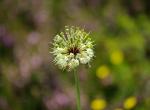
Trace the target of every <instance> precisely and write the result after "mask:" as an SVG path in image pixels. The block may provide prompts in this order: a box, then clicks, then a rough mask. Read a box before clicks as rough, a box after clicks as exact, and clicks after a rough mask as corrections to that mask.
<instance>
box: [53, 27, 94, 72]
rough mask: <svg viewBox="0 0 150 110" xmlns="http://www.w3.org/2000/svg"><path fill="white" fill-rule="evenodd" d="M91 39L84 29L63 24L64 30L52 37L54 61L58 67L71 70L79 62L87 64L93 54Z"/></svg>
mask: <svg viewBox="0 0 150 110" xmlns="http://www.w3.org/2000/svg"><path fill="white" fill-rule="evenodd" d="M93 46H94V45H93V41H92V40H91V38H90V35H89V33H86V32H85V31H84V29H80V28H78V27H74V26H71V27H69V26H65V31H64V32H61V33H60V34H59V35H56V36H55V37H54V41H53V51H52V53H53V55H54V56H55V58H54V62H55V64H56V65H58V66H59V68H60V69H67V70H69V71H71V70H73V69H74V68H76V67H77V66H79V64H87V63H89V62H90V61H91V59H92V58H93V56H94V52H93Z"/></svg>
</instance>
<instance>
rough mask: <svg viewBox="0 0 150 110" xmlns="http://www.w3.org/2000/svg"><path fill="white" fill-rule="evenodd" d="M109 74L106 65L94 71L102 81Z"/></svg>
mask: <svg viewBox="0 0 150 110" xmlns="http://www.w3.org/2000/svg"><path fill="white" fill-rule="evenodd" d="M109 74H110V70H109V68H108V67H107V66H106V65H102V66H100V67H99V68H98V69H97V71H96V75H97V77H98V78H100V79H104V78H106V77H108V76H109Z"/></svg>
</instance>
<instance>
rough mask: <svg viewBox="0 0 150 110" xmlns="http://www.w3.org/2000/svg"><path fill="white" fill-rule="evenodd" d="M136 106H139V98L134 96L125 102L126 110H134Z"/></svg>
mask: <svg viewBox="0 0 150 110" xmlns="http://www.w3.org/2000/svg"><path fill="white" fill-rule="evenodd" d="M136 104H137V98H136V97H134V96H132V97H129V98H127V99H126V100H125V101H124V104H123V106H124V108H125V109H132V108H133V107H135V105H136Z"/></svg>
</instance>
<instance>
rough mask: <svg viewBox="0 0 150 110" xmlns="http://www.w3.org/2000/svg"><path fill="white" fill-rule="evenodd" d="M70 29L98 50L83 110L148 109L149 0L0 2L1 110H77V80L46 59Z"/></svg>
mask: <svg viewBox="0 0 150 110" xmlns="http://www.w3.org/2000/svg"><path fill="white" fill-rule="evenodd" d="M65 25H69V26H71V25H74V26H79V27H81V28H84V29H85V30H86V31H87V32H88V31H89V32H91V37H92V39H93V40H94V41H95V44H96V45H95V48H94V49H95V58H94V60H93V61H92V62H91V68H88V67H87V66H80V68H79V70H78V73H79V76H80V84H81V102H82V108H83V109H82V110H150V1H149V0H0V110H76V101H75V92H74V91H75V88H74V77H73V74H72V73H71V72H70V73H68V72H66V71H61V70H59V69H58V68H57V66H55V65H54V63H53V62H52V60H53V56H52V55H51V54H50V53H49V51H50V48H51V44H50V42H52V39H53V37H54V36H55V35H56V33H58V32H60V31H63V29H64V26H65Z"/></svg>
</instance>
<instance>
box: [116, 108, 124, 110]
mask: <svg viewBox="0 0 150 110" xmlns="http://www.w3.org/2000/svg"><path fill="white" fill-rule="evenodd" d="M114 110H123V109H122V108H115V109H114Z"/></svg>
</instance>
